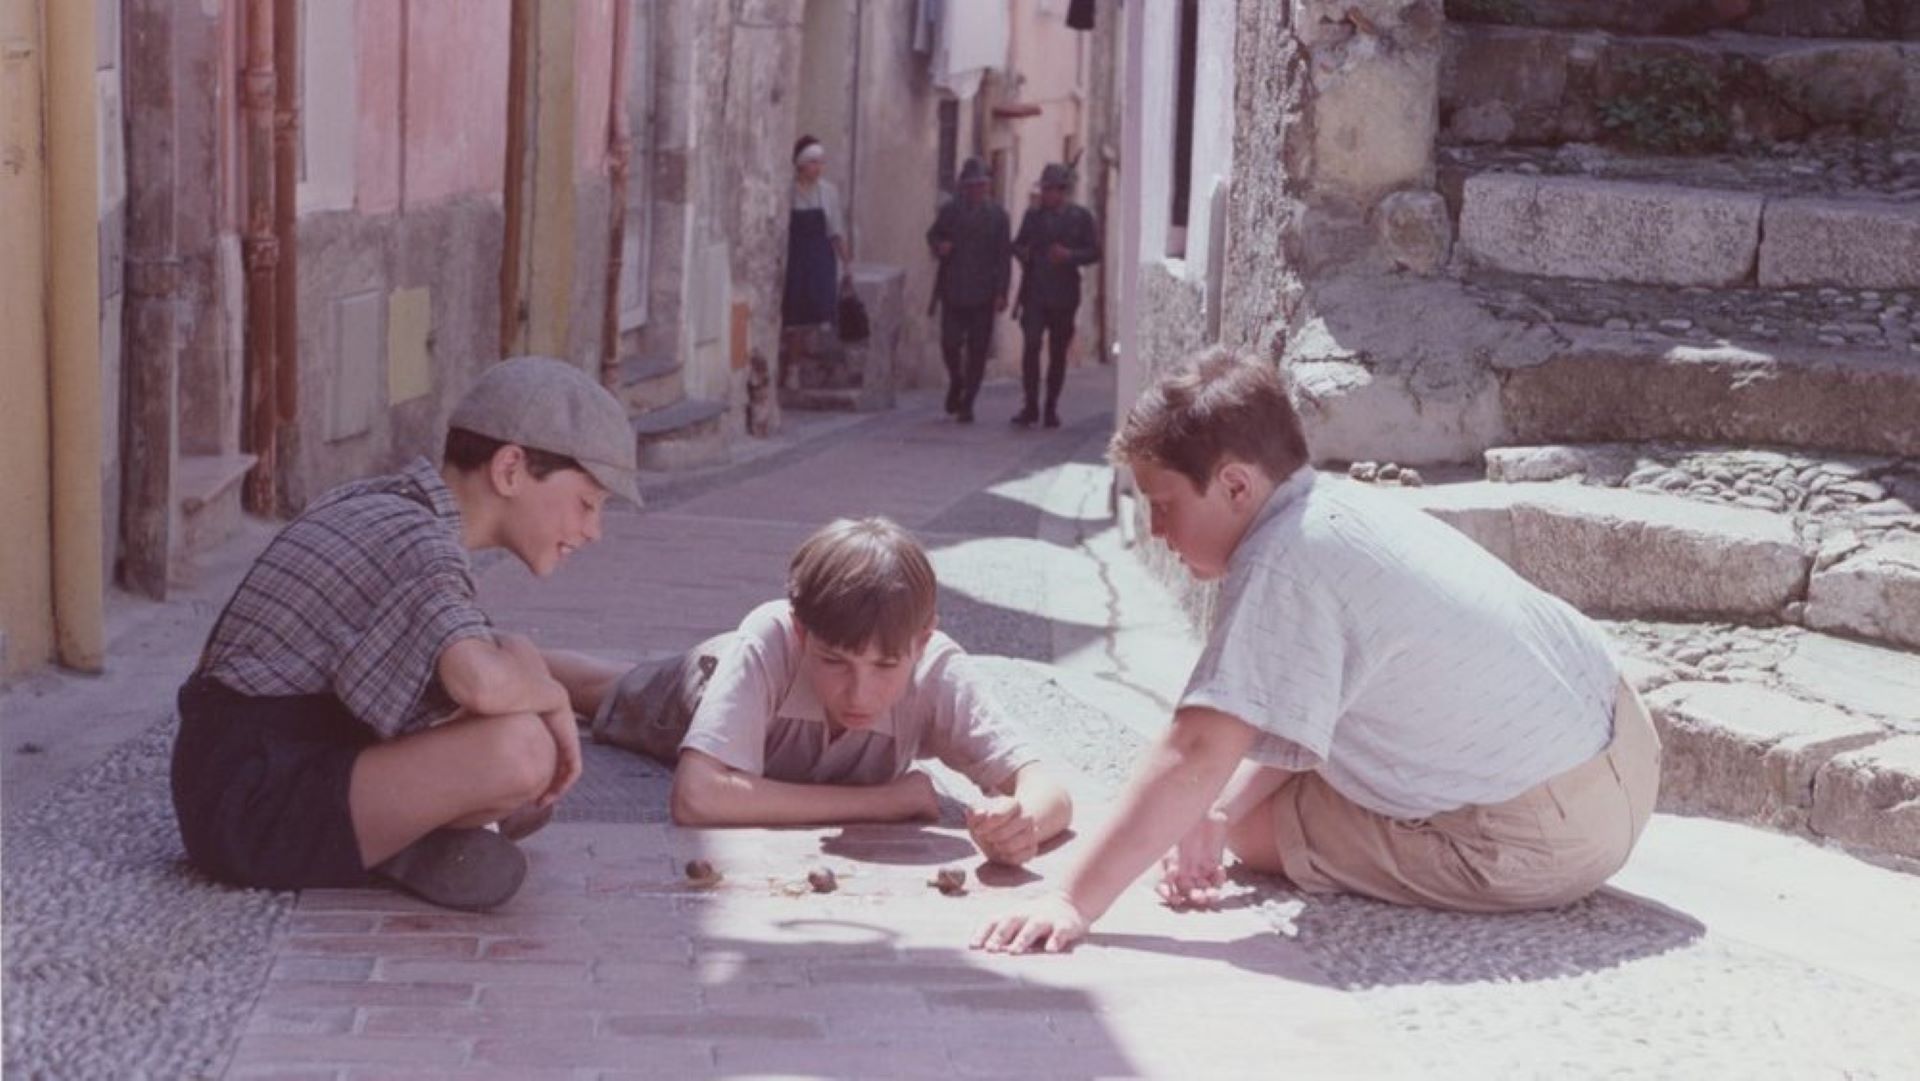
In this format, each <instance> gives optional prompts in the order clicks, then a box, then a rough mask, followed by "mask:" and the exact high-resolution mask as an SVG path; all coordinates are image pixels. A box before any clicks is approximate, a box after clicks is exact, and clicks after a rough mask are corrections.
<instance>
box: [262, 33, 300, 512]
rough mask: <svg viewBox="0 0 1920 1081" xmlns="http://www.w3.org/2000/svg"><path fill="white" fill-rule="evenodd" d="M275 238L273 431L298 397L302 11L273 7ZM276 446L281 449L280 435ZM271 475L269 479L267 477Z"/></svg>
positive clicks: (293, 410)
mask: <svg viewBox="0 0 1920 1081" xmlns="http://www.w3.org/2000/svg"><path fill="white" fill-rule="evenodd" d="M273 66H274V71H275V73H276V77H275V79H274V95H273V97H274V117H273V121H274V123H273V235H274V241H275V243H276V244H277V245H278V247H279V251H280V259H279V262H278V264H277V265H276V267H275V269H274V276H273V284H274V290H273V342H274V381H273V397H274V405H275V406H276V408H275V409H274V429H275V432H276V433H277V432H278V430H279V427H280V426H281V425H283V424H285V425H290V424H293V423H294V421H295V419H296V417H297V410H298V407H299V401H300V399H299V394H300V246H299V230H298V216H299V211H300V207H299V200H298V197H297V195H296V193H297V191H298V190H299V187H298V186H299V183H300V8H299V0H274V7H273ZM274 444H275V446H276V447H278V445H279V437H278V435H277V434H276V435H275V437H274ZM269 475H271V474H269Z"/></svg>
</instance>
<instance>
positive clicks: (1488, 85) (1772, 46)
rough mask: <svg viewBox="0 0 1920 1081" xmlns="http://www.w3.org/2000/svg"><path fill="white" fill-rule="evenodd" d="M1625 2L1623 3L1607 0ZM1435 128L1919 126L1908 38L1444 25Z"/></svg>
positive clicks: (1780, 136) (1461, 135) (1737, 139)
mask: <svg viewBox="0 0 1920 1081" xmlns="http://www.w3.org/2000/svg"><path fill="white" fill-rule="evenodd" d="M1620 6H1621V7H1626V6H1628V5H1620ZM1440 123H1441V138H1442V139H1443V140H1446V141H1451V142H1462V143H1535V144H1538V143H1547V144H1553V143H1566V142H1597V141H1607V142H1612V143H1616V144H1619V145H1622V146H1626V147H1631V148H1634V149H1637V150H1643V151H1654V152H1676V151H1678V152H1702V151H1710V150H1715V149H1719V148H1722V147H1725V146H1740V145H1743V144H1748V143H1773V142H1778V141H1781V140H1794V139H1803V138H1806V137H1807V136H1810V135H1815V134H1844V135H1885V134H1890V133H1894V132H1901V131H1905V132H1914V131H1920V44H1915V43H1901V42H1893V41H1864V40H1842V39H1835V38H1783V37H1772V36H1765V35H1756V34H1740V33H1715V34H1712V35H1709V36H1705V37H1691V38H1681V37H1637V36H1620V35H1615V34H1608V33H1570V32H1566V31H1562V30H1552V29H1534V28H1524V27H1507V26H1487V25H1473V24H1465V25H1455V26H1450V27H1448V29H1447V34H1446V38H1445V44H1444V52H1443V54H1442V68H1441V76H1440Z"/></svg>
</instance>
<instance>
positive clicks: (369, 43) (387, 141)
mask: <svg viewBox="0 0 1920 1081" xmlns="http://www.w3.org/2000/svg"><path fill="white" fill-rule="evenodd" d="M403 2H404V0H360V7H359V10H358V11H357V12H356V13H355V19H354V36H355V38H356V42H355V53H356V60H357V61H358V64H359V78H358V84H359V85H358V90H359V104H358V109H359V119H358V122H357V124H356V129H357V130H356V138H355V141H354V157H355V162H354V205H355V207H357V208H358V209H359V211H360V213H362V214H387V213H391V212H392V211H394V210H397V209H399V206H400V27H401V18H400V6H401V4H402V3H403Z"/></svg>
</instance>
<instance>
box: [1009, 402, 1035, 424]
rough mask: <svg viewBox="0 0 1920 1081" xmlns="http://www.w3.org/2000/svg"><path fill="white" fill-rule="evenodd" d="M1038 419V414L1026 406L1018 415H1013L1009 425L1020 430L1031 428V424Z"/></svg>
mask: <svg viewBox="0 0 1920 1081" xmlns="http://www.w3.org/2000/svg"><path fill="white" fill-rule="evenodd" d="M1039 419H1040V414H1038V413H1036V412H1034V409H1033V407H1032V406H1027V407H1026V408H1025V409H1022V410H1021V411H1019V412H1018V413H1015V414H1014V415H1013V420H1011V421H1010V422H1009V423H1011V424H1015V425H1018V426H1020V427H1022V428H1031V427H1033V422H1034V421H1036V420H1039Z"/></svg>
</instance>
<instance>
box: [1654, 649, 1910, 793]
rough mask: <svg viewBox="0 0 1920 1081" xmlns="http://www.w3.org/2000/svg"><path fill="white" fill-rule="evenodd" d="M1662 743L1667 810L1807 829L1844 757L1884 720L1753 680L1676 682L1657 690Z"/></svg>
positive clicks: (1876, 733)
mask: <svg viewBox="0 0 1920 1081" xmlns="http://www.w3.org/2000/svg"><path fill="white" fill-rule="evenodd" d="M1647 707H1648V710H1649V711H1650V712H1651V713H1652V715H1653V718H1654V722H1655V725H1656V727H1658V728H1659V730H1660V739H1661V743H1662V747H1663V750H1662V755H1661V777H1660V808H1661V809H1662V810H1671V811H1685V812H1696V813H1697V812H1704V813H1709V814H1714V815H1722V816H1727V817H1732V818H1740V819H1746V820H1749V821H1755V822H1762V823H1766V824H1768V825H1773V826H1781V827H1785V828H1790V829H1797V828H1800V827H1802V826H1804V825H1805V824H1806V820H1807V815H1808V813H1809V811H1810V810H1811V809H1812V807H1813V805H1814V787H1815V778H1816V776H1817V775H1818V774H1819V773H1820V771H1821V769H1822V767H1824V766H1826V765H1827V764H1828V762H1829V760H1831V759H1832V758H1833V757H1834V756H1835V755H1838V754H1841V753H1844V752H1847V751H1852V750H1855V749H1857V748H1860V747H1864V746H1866V745H1868V744H1870V743H1873V742H1875V741H1877V740H1879V739H1881V738H1882V737H1883V736H1884V734H1885V733H1884V731H1883V730H1882V729H1881V728H1880V726H1879V725H1876V724H1874V723H1873V722H1871V721H1863V720H1860V719H1858V718H1855V717H1852V716H1850V715H1848V714H1846V713H1842V712H1841V711H1839V710H1837V709H1834V708H1833V707H1831V706H1827V705H1824V704H1820V703H1814V702H1806V701H1802V700H1801V699H1798V698H1794V697H1793V696H1791V695H1788V694H1784V693H1782V692H1780V691H1776V690H1771V689H1769V688H1766V687H1760V686H1755V685H1753V684H1748V683H1670V684H1668V685H1667V686H1665V687H1661V688H1659V689H1657V690H1655V691H1653V692H1651V693H1650V694H1648V695H1647Z"/></svg>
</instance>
